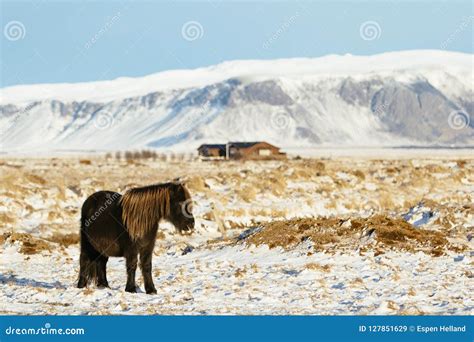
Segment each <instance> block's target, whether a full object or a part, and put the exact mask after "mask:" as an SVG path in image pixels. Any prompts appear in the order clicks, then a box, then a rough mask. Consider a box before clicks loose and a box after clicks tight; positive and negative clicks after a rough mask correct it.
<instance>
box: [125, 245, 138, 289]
mask: <svg viewBox="0 0 474 342" xmlns="http://www.w3.org/2000/svg"><path fill="white" fill-rule="evenodd" d="M125 259H126V262H125V263H126V265H127V285H126V286H125V291H127V292H137V285H136V284H135V273H136V271H137V261H138V252H137V249H136V248H135V247H131V248H130V249H129V250H128V251H127V252H126V253H125Z"/></svg>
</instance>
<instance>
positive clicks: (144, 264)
mask: <svg viewBox="0 0 474 342" xmlns="http://www.w3.org/2000/svg"><path fill="white" fill-rule="evenodd" d="M154 246H155V241H154V240H153V242H151V243H149V244H147V245H146V246H144V247H142V248H141V249H140V268H141V269H142V274H143V281H144V283H145V291H146V293H148V294H155V293H156V288H155V285H154V284H153V278H152V276H151V258H152V256H153V248H154Z"/></svg>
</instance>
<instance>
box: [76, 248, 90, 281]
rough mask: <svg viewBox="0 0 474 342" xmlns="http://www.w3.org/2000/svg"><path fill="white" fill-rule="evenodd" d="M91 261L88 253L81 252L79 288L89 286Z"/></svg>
mask: <svg viewBox="0 0 474 342" xmlns="http://www.w3.org/2000/svg"><path fill="white" fill-rule="evenodd" d="M89 267H90V259H89V256H88V255H87V254H86V252H84V251H81V256H80V258H79V281H78V283H77V287H78V288H83V287H86V286H87V283H88V282H89V270H88V268H89Z"/></svg>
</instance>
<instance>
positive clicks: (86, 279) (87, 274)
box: [78, 203, 100, 287]
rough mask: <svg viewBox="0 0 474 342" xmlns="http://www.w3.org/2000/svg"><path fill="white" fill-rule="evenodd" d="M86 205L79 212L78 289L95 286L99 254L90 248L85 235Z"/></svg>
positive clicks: (87, 217) (88, 220)
mask: <svg viewBox="0 0 474 342" xmlns="http://www.w3.org/2000/svg"><path fill="white" fill-rule="evenodd" d="M86 207H87V203H84V205H83V207H82V212H81V231H80V241H81V242H80V245H81V256H80V260H79V262H80V270H79V280H78V287H84V286H87V285H88V284H90V283H91V282H93V283H95V284H97V280H98V273H99V263H98V258H99V257H100V253H99V252H98V251H97V250H96V249H95V248H94V247H93V246H92V244H91V242H90V240H89V236H88V234H87V228H88V227H89V225H90V223H91V222H90V218H89V215H88V214H87V212H88V210H87V208H86Z"/></svg>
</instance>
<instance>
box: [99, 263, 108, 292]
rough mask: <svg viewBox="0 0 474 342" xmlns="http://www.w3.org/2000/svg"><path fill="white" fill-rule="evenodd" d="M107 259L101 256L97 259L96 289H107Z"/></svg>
mask: <svg viewBox="0 0 474 342" xmlns="http://www.w3.org/2000/svg"><path fill="white" fill-rule="evenodd" d="M108 260H109V257H107V256H105V255H101V256H100V257H99V258H98V259H97V287H99V288H104V287H109V282H108V281H107V261H108Z"/></svg>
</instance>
